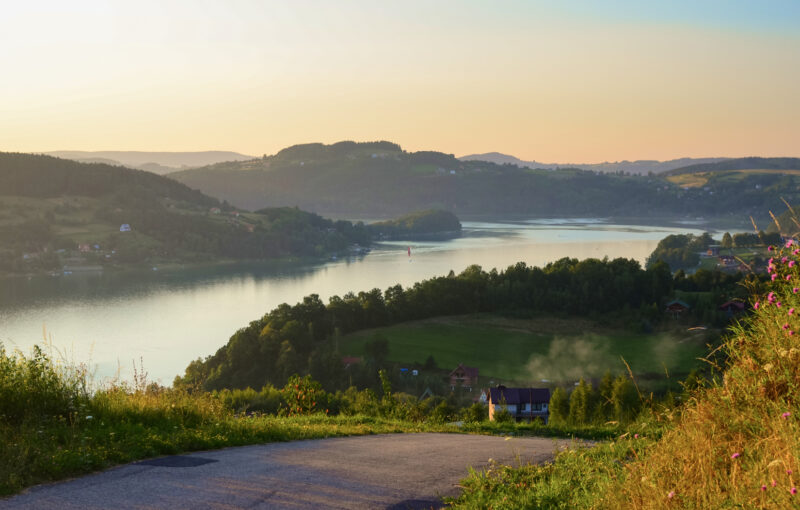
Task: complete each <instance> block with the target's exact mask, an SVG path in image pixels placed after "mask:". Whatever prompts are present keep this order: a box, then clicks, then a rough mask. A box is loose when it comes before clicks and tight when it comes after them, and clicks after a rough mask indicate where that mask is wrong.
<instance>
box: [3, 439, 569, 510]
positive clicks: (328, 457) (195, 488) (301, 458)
mask: <svg viewBox="0 0 800 510" xmlns="http://www.w3.org/2000/svg"><path fill="white" fill-rule="evenodd" d="M567 444H568V442H567V441H563V440H561V441H556V440H553V439H544V438H506V437H496V436H477V435H463V434H427V433H424V434H423V433H421V434H387V435H374V436H356V437H344V438H335V439H319V440H308V441H294V442H289V443H270V444H262V445H253V446H242V447H237V448H227V449H224V450H214V451H204V452H196V453H191V454H187V455H177V456H171V457H162V458H158V459H151V460H147V461H141V462H135V463H132V464H126V465H124V466H119V467H116V468H112V469H109V470H107V471H103V472H101V473H97V474H93V475H89V476H85V477H82V478H78V479H74V480H70V481H66V482H59V483H53V484H48V485H41V486H38V487H34V488H31V489H29V490H28V491H26V492H24V493H22V494H20V495H17V496H14V497H12V498H9V499H5V500H0V508H3V509H6V508H8V509H15V510H16V509H37V510H38V509H47V508H55V509H58V510H71V509H82V510H84V509H91V510H94V509H112V508H113V509H137V510H144V509H220V510H221V509H225V510H228V509H234V508H251V509H273V508H287V509H311V508H314V509H317V508H342V509H352V508H392V509H405V508H431V506H433V507H438V506H440V505H441V503H440V498H441V497H442V496H452V495H455V494H457V493H458V490H459V489H458V487H457V486H456V484H458V482H459V480H461V479H462V478H464V477H465V476H466V474H467V469H468V468H469V467H470V466H472V467H475V468H481V467H484V466H486V465H488V463H489V459H494V460H496V461H498V462H502V463H507V464H513V465H518V464H519V463H520V462H523V463H527V462H543V461H545V460H548V459H550V458H552V456H553V453H554V452H555V450H556V449H557V448H561V447H564V446H565V445H567Z"/></svg>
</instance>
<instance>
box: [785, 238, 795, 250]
mask: <svg viewBox="0 0 800 510" xmlns="http://www.w3.org/2000/svg"><path fill="white" fill-rule="evenodd" d="M793 244H794V240H793V239H789V240H788V241H786V247H787V248H791V247H792V245H793Z"/></svg>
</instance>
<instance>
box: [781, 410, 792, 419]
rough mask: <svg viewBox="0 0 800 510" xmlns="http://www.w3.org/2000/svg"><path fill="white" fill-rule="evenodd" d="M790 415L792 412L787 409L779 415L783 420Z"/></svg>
mask: <svg viewBox="0 0 800 510" xmlns="http://www.w3.org/2000/svg"><path fill="white" fill-rule="evenodd" d="M791 415H792V413H790V412H789V411H786V412H785V413H783V414H782V415H781V418H783V419H784V420H786V419H788V418H789V416H791Z"/></svg>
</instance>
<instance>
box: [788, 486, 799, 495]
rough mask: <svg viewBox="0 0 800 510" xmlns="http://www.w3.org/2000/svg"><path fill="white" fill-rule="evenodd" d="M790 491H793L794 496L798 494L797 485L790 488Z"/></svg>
mask: <svg viewBox="0 0 800 510" xmlns="http://www.w3.org/2000/svg"><path fill="white" fill-rule="evenodd" d="M789 492H791V493H792V496H794V495H795V494H797V487H792V488H791V489H789Z"/></svg>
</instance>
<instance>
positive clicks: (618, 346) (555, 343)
mask: <svg viewBox="0 0 800 510" xmlns="http://www.w3.org/2000/svg"><path fill="white" fill-rule="evenodd" d="M496 319H497V318H496V317H492V316H486V317H481V318H480V319H475V318H473V317H470V318H463V319H462V320H459V318H454V320H452V321H446V322H445V321H441V320H428V321H419V322H412V323H405V324H398V325H395V326H390V327H386V328H378V329H373V330H367V331H361V332H358V333H353V334H350V335H347V336H345V337H343V338H342V339H341V340H340V350H341V351H342V353H344V354H346V355H352V356H362V355H364V353H365V345H366V344H367V343H368V342H372V341H374V340H376V339H386V340H387V341H388V343H389V355H388V360H389V361H392V362H396V363H401V364H409V365H411V364H414V363H420V364H421V363H424V362H425V360H426V359H427V358H428V356H433V358H434V359H435V360H436V363H437V365H438V366H439V367H441V368H450V367H452V368H455V367H456V366H457V365H458V364H459V363H464V364H465V365H468V366H474V367H478V368H479V369H480V373H481V376H482V378H487V379H495V380H503V381H521V382H522V381H528V382H537V381H541V380H542V379H546V380H548V381H552V382H565V381H573V380H577V379H579V378H580V377H598V376H601V375H602V374H603V373H604V372H606V371H611V372H613V373H620V372H624V371H625V370H626V368H625V365H624V363H623V362H622V358H624V359H625V361H627V362H628V364H629V365H630V367H631V369H632V371H633V372H634V373H635V374H639V375H643V374H664V373H665V370H667V371H669V372H670V373H686V372H688V371H690V370H691V369H692V368H695V367H697V366H698V365H699V363H700V361H698V359H697V358H699V357H701V356H703V355H704V354H705V352H706V348H705V345H704V341H703V340H702V338H700V336H699V335H698V333H697V332H690V331H686V332H683V333H676V332H670V333H659V334H644V333H631V332H627V331H613V330H604V329H602V328H593V327H588V328H585V329H583V331H574V330H573V331H569V332H559V331H557V330H554V329H552V328H551V329H550V330H545V331H542V330H540V329H538V328H536V325H537V322H536V321H532V322H530V323H529V324H527V321H514V322H516V324H509V323H508V321H505V323H503V322H502V321H501V322H500V323H498V322H497V320H496ZM585 322H586V321H581V323H585Z"/></svg>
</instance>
